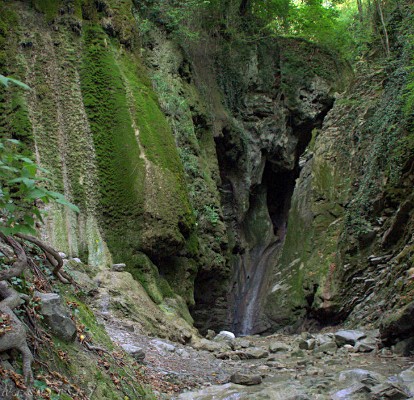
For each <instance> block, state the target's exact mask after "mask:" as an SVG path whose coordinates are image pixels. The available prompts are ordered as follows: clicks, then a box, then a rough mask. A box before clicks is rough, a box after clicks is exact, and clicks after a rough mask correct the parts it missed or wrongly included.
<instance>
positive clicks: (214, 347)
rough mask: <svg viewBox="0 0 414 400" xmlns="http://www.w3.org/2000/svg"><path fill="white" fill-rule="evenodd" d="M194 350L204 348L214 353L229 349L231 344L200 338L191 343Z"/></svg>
mask: <svg viewBox="0 0 414 400" xmlns="http://www.w3.org/2000/svg"><path fill="white" fill-rule="evenodd" d="M192 346H193V348H195V349H196V350H206V351H210V352H216V353H224V352H226V351H231V346H230V345H229V344H228V343H226V342H214V341H212V340H207V339H201V340H197V341H196V342H194V343H193V344H192Z"/></svg>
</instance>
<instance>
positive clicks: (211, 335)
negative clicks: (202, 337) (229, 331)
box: [206, 329, 216, 340]
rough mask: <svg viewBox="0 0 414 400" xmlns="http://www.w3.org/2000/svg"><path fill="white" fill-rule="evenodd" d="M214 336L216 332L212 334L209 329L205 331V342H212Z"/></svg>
mask: <svg viewBox="0 0 414 400" xmlns="http://www.w3.org/2000/svg"><path fill="white" fill-rule="evenodd" d="M215 336H216V332H214V331H213V330H211V329H209V330H208V331H207V335H206V339H207V340H213V339H214V338H215Z"/></svg>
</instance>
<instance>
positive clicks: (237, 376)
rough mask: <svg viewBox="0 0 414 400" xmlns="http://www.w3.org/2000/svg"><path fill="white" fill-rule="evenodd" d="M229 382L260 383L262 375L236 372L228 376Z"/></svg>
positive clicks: (241, 383)
mask: <svg viewBox="0 0 414 400" xmlns="http://www.w3.org/2000/svg"><path fill="white" fill-rule="evenodd" d="M230 382H232V383H236V384H238V385H245V386H252V385H259V384H260V383H262V377H261V376H260V375H249V374H242V373H240V372H236V373H234V374H233V375H232V376H231V377H230Z"/></svg>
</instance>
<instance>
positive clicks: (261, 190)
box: [232, 162, 296, 335]
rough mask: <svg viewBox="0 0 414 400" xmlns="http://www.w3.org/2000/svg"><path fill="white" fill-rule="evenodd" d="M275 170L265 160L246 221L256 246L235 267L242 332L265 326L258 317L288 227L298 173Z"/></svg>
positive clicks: (236, 324) (237, 324)
mask: <svg viewBox="0 0 414 400" xmlns="http://www.w3.org/2000/svg"><path fill="white" fill-rule="evenodd" d="M274 169H276V170H277V167H276V168H275V166H273V165H272V164H271V163H269V162H267V163H266V166H265V169H264V172H263V178H262V183H261V184H260V185H259V186H258V187H257V188H255V189H254V190H253V193H252V194H251V196H250V209H249V212H248V213H247V215H246V218H245V221H244V223H243V232H244V234H245V235H246V241H247V242H248V243H252V244H253V243H254V245H253V247H252V248H251V249H247V250H246V252H245V253H244V254H242V255H241V257H240V259H239V262H238V265H237V266H236V278H235V281H236V282H237V283H236V285H235V286H234V289H233V290H234V292H233V294H232V295H233V296H234V314H233V329H234V331H235V332H236V333H238V334H241V335H247V334H250V333H256V332H260V331H263V330H264V328H265V325H263V324H262V323H261V321H260V317H259V316H260V314H261V310H262V306H263V293H266V291H267V289H268V281H269V274H270V272H271V270H272V268H273V266H274V265H275V263H276V262H277V257H278V254H279V251H280V249H281V247H282V244H283V240H284V237H285V235H286V230H287V217H288V212H289V205H290V198H291V196H292V193H293V188H294V184H295V178H296V173H295V171H281V172H274ZM258 317H259V318H258Z"/></svg>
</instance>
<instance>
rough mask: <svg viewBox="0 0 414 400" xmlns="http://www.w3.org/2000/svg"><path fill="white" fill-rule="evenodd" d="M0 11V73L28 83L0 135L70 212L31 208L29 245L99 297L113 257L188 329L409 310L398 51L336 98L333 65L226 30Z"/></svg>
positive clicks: (405, 143) (156, 19)
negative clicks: (56, 256) (35, 242)
mask: <svg viewBox="0 0 414 400" xmlns="http://www.w3.org/2000/svg"><path fill="white" fill-rule="evenodd" d="M0 7H1V14H0V68H1V69H2V72H3V73H4V74H5V75H13V76H16V77H18V78H19V79H21V80H22V81H24V82H26V83H27V84H28V85H30V86H31V88H32V91H31V92H30V93H29V94H28V95H26V94H24V93H20V92H19V91H13V92H2V93H1V94H0V107H1V114H0V118H1V124H0V125H1V126H0V127H1V130H2V134H4V135H9V136H12V137H15V138H17V139H21V140H22V141H24V142H25V143H26V145H27V148H28V151H31V152H32V153H33V154H34V156H35V157H36V159H37V161H38V163H39V164H40V165H41V166H43V167H45V168H46V169H47V170H49V171H50V172H51V177H52V180H51V182H50V183H49V185H50V186H51V188H53V189H54V190H57V191H61V192H63V193H64V194H65V196H66V197H67V198H68V199H69V200H70V201H72V202H74V203H76V204H77V205H78V206H79V207H80V209H81V213H80V214H79V215H75V214H73V213H72V212H71V211H68V210H66V209H63V208H60V207H59V206H56V205H53V206H50V205H43V206H44V207H46V208H48V211H49V217H48V219H47V223H46V227H45V228H44V229H43V231H42V235H43V236H44V238H45V239H46V240H47V241H49V242H50V243H51V244H52V245H54V246H55V247H56V248H58V249H59V250H62V251H65V252H66V253H67V254H68V255H70V256H79V257H80V258H81V259H83V260H88V262H89V264H90V265H92V266H94V267H97V268H98V270H100V272H99V273H98V272H97V273H98V275H99V274H100V275H99V276H101V277H102V281H105V282H106V285H109V286H110V285H111V283H113V282H111V273H110V272H109V270H108V265H110V264H111V263H112V262H123V263H126V265H127V270H128V272H129V273H130V274H132V276H133V277H134V278H135V279H136V280H138V281H139V282H141V284H142V285H143V287H144V288H145V289H146V291H147V292H148V294H149V296H150V298H151V299H152V301H153V302H154V303H155V304H157V305H159V308H161V309H163V310H164V311H165V310H167V312H174V313H175V315H179V316H180V317H182V318H184V319H185V320H186V321H187V323H189V324H191V323H192V322H193V318H194V320H195V325H196V326H197V327H198V328H200V329H201V330H202V331H204V330H206V329H207V328H216V329H218V328H229V329H232V330H234V331H236V332H237V333H248V332H249V333H251V332H263V331H266V330H268V331H271V330H275V329H278V328H281V327H284V326H293V327H296V328H297V327H299V326H300V324H302V322H303V321H310V320H312V321H313V320H316V321H318V322H319V323H322V324H329V323H336V322H338V321H342V320H343V319H344V318H346V317H349V320H350V321H355V320H356V319H358V318H360V317H361V316H362V317H364V318H365V319H364V321H366V322H368V321H369V318H371V319H375V321H379V319H380V313H381V312H382V311H383V310H391V308H392V307H394V306H395V307H397V308H398V307H400V306H401V305H403V304H406V303H408V301H409V299H410V296H411V294H410V293H411V291H410V282H411V280H410V279H408V278H409V276H410V275H409V276H408V275H407V277H401V279H397V276H399V275H401V274H402V273H405V271H406V270H409V268H410V267H411V266H410V262H412V260H411V258H410V257H411V250H412V242H411V238H410V227H411V226H412V220H411V218H412V217H411V197H410V196H411V192H410V188H411V183H412V176H411V175H412V171H411V164H410V162H411V161H412V157H411V151H412V138H411V136H410V135H411V133H412V132H411V131H410V130H409V128H408V125H407V124H408V122H407V121H406V117H404V118H405V119H404V122H403V123H402V124H401V126H399V121H400V120H402V111H401V110H402V108H403V104H402V100H401V98H402V97H401V94H402V93H403V92H404V90H405V89H404V88H405V87H406V85H407V74H406V73H404V72H403V71H404V68H405V66H406V65H408V64H409V63H410V62H411V60H410V59H409V56H408V55H407V54H409V50H408V49H409V46H408V44H407V43H408V39H406V41H404V40H405V39H401V40H402V42H401V43H397V42H395V44H394V46H395V49H394V51H395V53H396V54H397V53H398V52H402V53H404V56H401V57H400V61H399V62H398V63H397V64H392V63H390V64H389V65H387V66H386V67H384V66H381V67H378V66H376V64H375V63H373V64H372V66H370V67H368V70H366V69H364V70H361V71H359V74H358V75H357V77H356V78H355V79H356V80H354V83H353V85H351V87H350V89H349V88H348V87H349V85H350V82H351V80H352V71H351V69H350V67H349V66H348V65H347V64H346V63H345V62H343V61H341V60H340V59H339V58H338V56H337V55H336V54H334V53H332V52H329V51H328V50H325V49H323V48H321V47H319V46H316V45H314V44H312V43H309V42H307V41H305V40H300V39H292V38H274V37H273V38H265V39H264V38H257V37H255V36H252V37H248V34H249V32H244V31H243V29H244V28H243V24H242V22H240V21H239V22H238V25H237V26H236V28H237V29H240V30H241V31H242V33H239V34H235V33H234V32H233V33H231V32H232V31H231V30H228V31H227V32H225V31H224V30H223V29H221V27H215V28H214V29H210V30H206V29H201V28H200V29H199V30H198V31H197V32H196V33H197V35H198V36H197V37H196V39H195V38H194V37H193V36H194V34H195V33H194V32H192V31H190V32H184V31H182V30H181V31H179V30H178V28H177V27H176V26H171V24H169V23H168V21H165V20H163V19H162V15H161V14H160V13H158V14H157V13H155V11H154V10H152V11H154V12H152V11H151V10H148V9H146V8H145V7H144V5H143V4H141V3H140V2H133V1H130V0H122V1H115V0H100V1H71V0H62V1H56V2H49V1H36V0H35V1H33V2H25V1H15V2H1V3H0ZM407 7H408V6H407ZM407 9H408V8H407ZM158 11H159V10H158ZM398 12H401V11H398ZM205 17H206V16H205ZM400 17H401V16H400ZM400 17H398V15H396V17H395V18H396V21H400V20H401V18H400ZM229 18H230V17H229ZM237 18H238V19H239V20H240V19H241V17H240V15H238V17H237ZM398 18H399V19H398ZM399 23H400V24H401V26H400V28H398V29H400V30H401V31H403V30H404V29H406V28H404V27H403V22H401V21H400V22H399ZM177 30H178V33H177ZM229 32H230V33H229ZM192 35H193V36H192ZM401 37H405V38H408V34H407V35H406V36H404V35H401ZM347 88H348V91H347V92H345V93H344V91H345V90H346V89H347ZM398 99H400V100H398ZM384 110H386V111H385V112H384ZM376 132H377V133H378V135H375V136H374V133H376ZM387 148H390V149H391V148H392V149H393V150H392V154H391V155H390V157H389V159H387V160H386V161H384V158H385V157H386V149H387ZM397 254H399V256H398V257H396V255H397ZM370 256H372V257H370ZM377 256H378V257H379V258H378V257H377ZM385 256H386V257H385ZM384 257H385V258H384ZM390 260H391V262H390ZM378 265H380V266H381V267H378ZM390 271H391V272H390ZM390 276H391V277H392V278H390ZM406 278H407V279H406ZM125 279H127V280H128V282H130V276H129V275H128V277H127V278H125ZM389 279H392V280H395V281H396V285H397V286H398V285H399V286H398V287H397V289H398V290H392V291H390V289H389V284H390V282H389V281H388V280H389ZM115 283H116V282H115ZM115 283H114V285H115ZM118 283H119V282H118ZM121 283H122V282H121ZM121 283H119V285H120V286H122V285H123V284H122V285H121ZM128 285H129V286H131V285H132V284H128ZM128 285H127V286H128ZM122 287H124V286H122ZM374 287H375V288H377V289H378V288H381V290H374ZM354 291H355V293H354ZM115 292H116V293H118V292H119V288H117V289H116V290H115ZM391 292H392V293H393V294H391ZM379 293H381V294H379ZM396 293H399V294H400V295H401V298H400V299H397V297H396V296H395V294H396ZM101 294H102V293H101ZM104 294H105V293H104ZM370 294H372V297H371V298H370V301H371V303H369V301H368V300H369V299H368V300H367V299H366V297H367V296H369V295H370ZM376 295H378V296H380V297H381V301H384V303H383V308H382V309H381V310H380V311H378V312H377V313H374V312H373V311H374V308H375V307H377V304H378V301H380V300H379V298H377V297H375V296H376ZM131 296H132V295H131ZM387 296H390V297H387ZM404 296H407V297H406V298H405V297H404ZM133 297H134V296H132V298H133ZM391 298H392V299H393V300H392V301H394V303H395V304H393V303H392V301H391V302H390V301H389V299H391ZM364 299H365V300H364ZM187 307H189V308H190V311H191V316H190V314H189V313H188V309H187ZM364 307H365V308H364ZM135 311H136V310H135ZM135 311H134V312H135ZM137 313H138V312H137ZM144 314H145V313H144ZM145 318H147V317H145ZM147 321H148V323H149V326H150V327H149V328H148V329H150V330H151V329H154V330H155V331H157V329H158V328H157V327H155V325H156V324H157V323H156V321H155V320H154V319H153V318H151V316H149V315H148V318H147ZM168 326H170V325H168ZM171 326H172V325H171ZM171 329H177V327H176V326H175V327H172V328H171ZM166 330H167V331H168V328H166V327H165V326H164V327H162V328H160V331H162V333H163V335H166V336H168V332H165V331H166ZM178 331H179V329H178ZM171 335H172V336H174V335H175V333H174V334H171ZM175 337H176V336H175Z"/></svg>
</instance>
